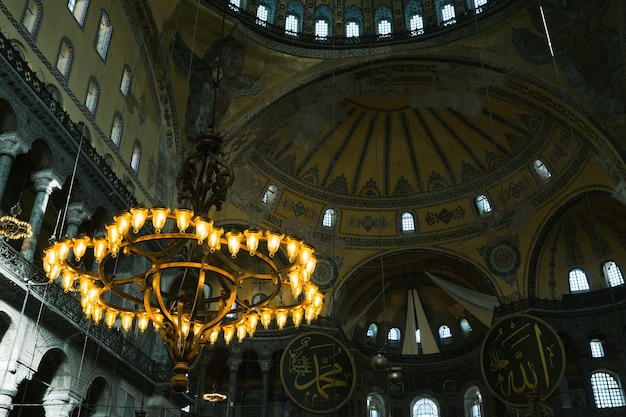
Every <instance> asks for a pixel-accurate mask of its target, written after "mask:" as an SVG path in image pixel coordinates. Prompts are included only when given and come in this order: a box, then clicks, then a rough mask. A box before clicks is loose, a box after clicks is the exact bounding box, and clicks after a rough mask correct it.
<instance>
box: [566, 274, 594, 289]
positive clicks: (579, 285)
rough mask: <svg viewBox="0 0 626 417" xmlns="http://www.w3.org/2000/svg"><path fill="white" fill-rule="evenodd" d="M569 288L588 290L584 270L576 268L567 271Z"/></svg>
mask: <svg viewBox="0 0 626 417" xmlns="http://www.w3.org/2000/svg"><path fill="white" fill-rule="evenodd" d="M569 290H570V292H583V291H589V281H588V280H587V274H585V271H583V270H582V269H578V268H577V269H572V270H571V271H569Z"/></svg>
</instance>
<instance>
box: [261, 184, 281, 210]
mask: <svg viewBox="0 0 626 417" xmlns="http://www.w3.org/2000/svg"><path fill="white" fill-rule="evenodd" d="M279 190H280V188H279V187H278V185H276V184H269V185H268V186H267V187H265V191H264V192H263V197H261V202H262V203H263V204H265V205H267V206H268V207H273V206H274V203H275V202H276V199H277V198H278V191H279Z"/></svg>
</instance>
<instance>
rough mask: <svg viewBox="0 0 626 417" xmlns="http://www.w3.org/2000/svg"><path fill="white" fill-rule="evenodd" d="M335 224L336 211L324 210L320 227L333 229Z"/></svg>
mask: <svg viewBox="0 0 626 417" xmlns="http://www.w3.org/2000/svg"><path fill="white" fill-rule="evenodd" d="M335 223H337V210H335V209H331V208H329V209H326V211H325V212H324V218H323V219H322V226H324V227H329V228H330V227H335Z"/></svg>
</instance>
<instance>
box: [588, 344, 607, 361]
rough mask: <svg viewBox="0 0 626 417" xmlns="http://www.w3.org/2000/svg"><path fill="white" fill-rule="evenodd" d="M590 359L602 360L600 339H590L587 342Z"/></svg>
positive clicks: (602, 351)
mask: <svg viewBox="0 0 626 417" xmlns="http://www.w3.org/2000/svg"><path fill="white" fill-rule="evenodd" d="M589 350H591V357H592V358H604V343H602V340H600V339H591V341H590V342H589Z"/></svg>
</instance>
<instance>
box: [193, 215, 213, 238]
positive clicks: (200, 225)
mask: <svg viewBox="0 0 626 417" xmlns="http://www.w3.org/2000/svg"><path fill="white" fill-rule="evenodd" d="M193 221H194V223H195V224H196V236H197V237H198V245H202V242H204V240H205V239H206V238H207V237H208V236H209V228H210V227H211V223H209V222H208V221H206V220H203V219H202V217H200V216H198V217H196V218H194V220H193Z"/></svg>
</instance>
